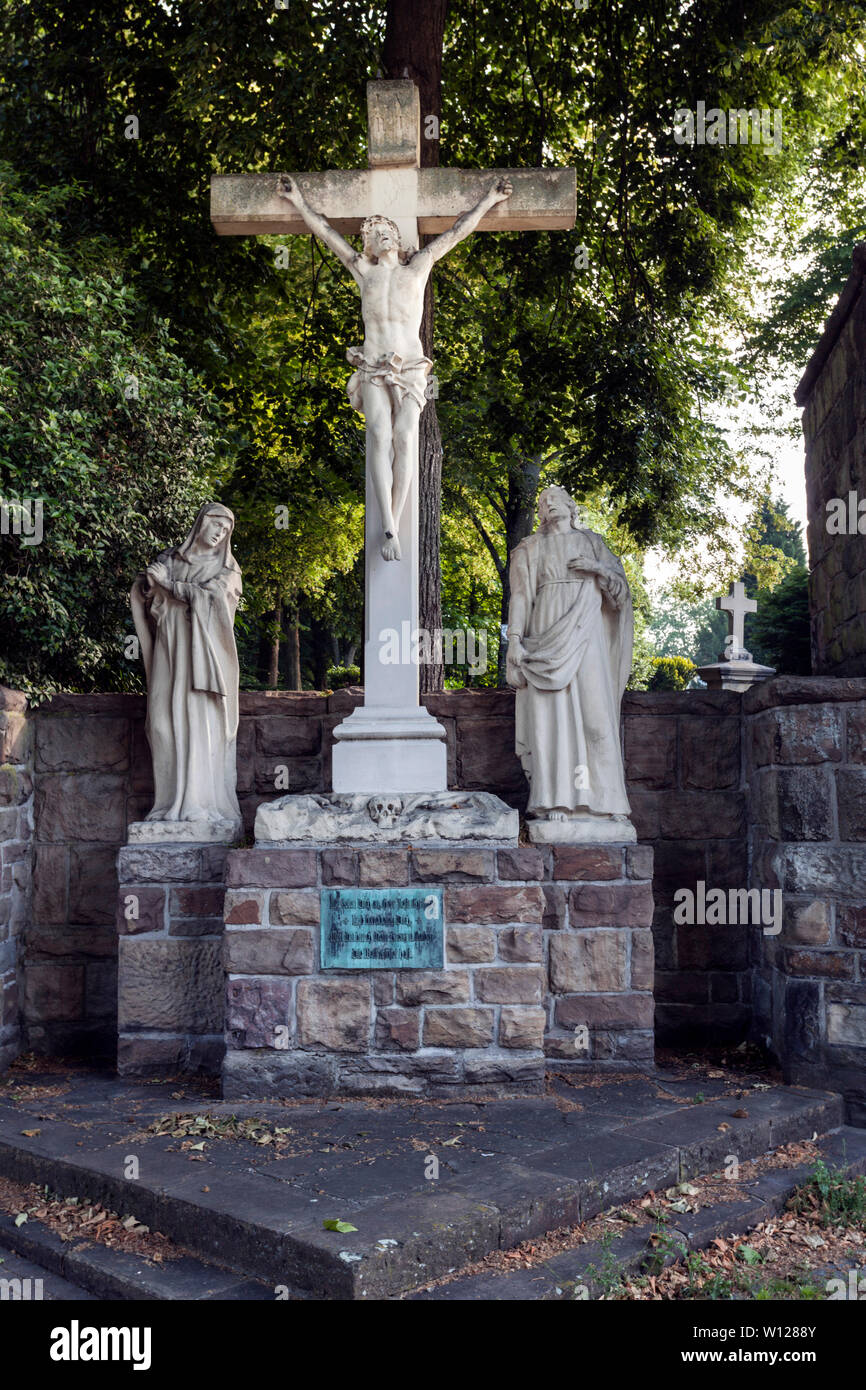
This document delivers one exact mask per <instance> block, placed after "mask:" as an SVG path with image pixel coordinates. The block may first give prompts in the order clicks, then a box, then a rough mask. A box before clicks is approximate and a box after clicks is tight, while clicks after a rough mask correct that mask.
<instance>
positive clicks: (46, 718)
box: [36, 714, 129, 772]
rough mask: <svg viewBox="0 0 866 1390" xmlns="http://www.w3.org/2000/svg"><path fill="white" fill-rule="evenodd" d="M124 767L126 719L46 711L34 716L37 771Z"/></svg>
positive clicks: (126, 758)
mask: <svg viewBox="0 0 866 1390" xmlns="http://www.w3.org/2000/svg"><path fill="white" fill-rule="evenodd" d="M128 767H129V720H128V719H104V718H99V717H98V716H93V715H72V716H67V715H56V716H52V715H49V714H40V715H39V716H38V718H37V719H36V768H37V771H39V772H125V771H126V770H127V768H128Z"/></svg>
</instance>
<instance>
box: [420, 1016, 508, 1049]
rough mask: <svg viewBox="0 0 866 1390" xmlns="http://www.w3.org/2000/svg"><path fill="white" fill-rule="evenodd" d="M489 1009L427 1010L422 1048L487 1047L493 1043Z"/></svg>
mask: <svg viewBox="0 0 866 1390" xmlns="http://www.w3.org/2000/svg"><path fill="white" fill-rule="evenodd" d="M493 1019H494V1013H493V1010H492V1009H460V1008H456V1009H427V1010H426V1011H425V1014H424V1046H425V1047H489V1046H490V1044H491V1043H492V1042H493Z"/></svg>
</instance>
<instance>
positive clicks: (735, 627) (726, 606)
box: [716, 579, 758, 661]
mask: <svg viewBox="0 0 866 1390" xmlns="http://www.w3.org/2000/svg"><path fill="white" fill-rule="evenodd" d="M716 607H717V608H718V609H721V610H722V611H724V612H726V613H727V615H728V642H727V643H726V644H725V658H726V660H728V661H736V660H737V659H738V658H739V657H741V656H748V653H747V652H746V649H745V647H744V645H743V641H744V638H745V625H746V614H747V613H757V611H758V605H757V603H756V602H755V600H754V599H753V598H746V590H745V586H744V585H743V584H742V583H741V582H740V580H739V579H738V580H737V582H736V583H735V584H732V585H731V586H730V588H729V590H728V594H727V597H726V598H717V599H716ZM729 649H730V650H729Z"/></svg>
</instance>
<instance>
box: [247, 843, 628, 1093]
mask: <svg viewBox="0 0 866 1390" xmlns="http://www.w3.org/2000/svg"><path fill="white" fill-rule="evenodd" d="M651 874H652V852H651V851H650V850H648V849H646V848H645V847H643V846H640V847H638V846H635V845H623V844H622V843H619V844H616V845H603V844H602V845H599V844H594V845H567V846H566V845H557V846H544V847H538V848H528V847H523V846H520V847H518V846H509V847H506V846H504V845H501V844H500V845H498V846H495V847H494V846H488V845H484V844H479V843H477V842H464V843H460V842H457V843H452V844H449V845H447V846H446V845H435V846H434V845H431V844H430V843H429V842H428V844H426V845H424V844H419V845H414V846H411V847H409V846H405V845H402V846H401V845H381V844H379V845H378V846H377V847H376V848H375V849H374V848H365V847H364V846H362V845H357V844H356V845H354V846H345V845H340V846H337V845H332V846H330V847H326V846H321V845H320V846H313V845H309V846H308V847H306V848H300V847H295V848H277V847H271V846H268V845H259V846H256V848H254V849H247V850H232V851H230V852H229V855H228V859H227V862H226V880H227V884H228V890H227V893H226V901H225V951H224V961H225V967H226V972H227V978H226V1056H225V1061H224V1064H223V1069H222V1076H223V1091H224V1095H225V1096H226V1098H227V1099H263V1098H267V1097H271V1096H279V1097H294V1096H319V1097H328V1096H344V1095H407V1096H425V1095H426V1096H443V1095H449V1096H453V1095H455V1094H463V1093H465V1094H470V1093H472V1094H476V1093H477V1094H483V1095H485V1096H496V1095H514V1094H532V1093H535V1092H537V1091H538V1090H539V1089H540V1088H541V1086H542V1084H543V1078H544V1067H545V1056H547V1057H549V1058H552V1059H555V1061H556V1065H557V1066H559V1065H560V1061H563V1062H567V1063H568V1065H569V1066H570V1067H578V1068H579V1067H583V1068H584V1069H588V1070H591V1069H593V1068H595V1067H598V1066H599V1065H601V1066H603V1067H604V1068H606V1069H614V1068H616V1067H620V1068H622V1069H628V1068H630V1067H632V1066H633V1065H634V1063H635V1062H636V1061H639V1062H641V1063H642V1064H643V1065H644V1066H647V1065H649V1066H651V1065H652V1058H653V1051H652V1046H653V1032H652V1029H653V998H652V992H651V991H652V986H653V949H652V932H651V923H652V916H653V898H652V885H651ZM431 885H438V886H441V888H442V904H443V912H444V922H443V945H444V965H443V967H442V968H441V969H440V968H437V969H423V970H422V969H415V970H407V969H402V970H401V969H397V968H388V969H382V970H372V969H369V968H366V967H362V968H358V969H350V968H344V969H325V970H323V969H322V967H321V960H322V954H321V940H320V937H321V930H322V926H321V919H320V903H321V896H322V893H323V892H329V893H330V892H332V890H333V889H334V887H346V888H356V889H359V890H360V889H363V888H364V887H385V888H393V889H395V890H397V891H399V890H400V889H401V888H412V887H422V886H423V887H424V888H429V887H430V886H431Z"/></svg>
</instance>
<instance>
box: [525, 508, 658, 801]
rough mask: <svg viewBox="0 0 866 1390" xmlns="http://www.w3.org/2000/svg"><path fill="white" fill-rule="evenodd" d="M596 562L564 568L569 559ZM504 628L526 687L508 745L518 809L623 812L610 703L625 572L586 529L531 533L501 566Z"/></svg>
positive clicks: (624, 631) (624, 620) (623, 633)
mask: <svg viewBox="0 0 866 1390" xmlns="http://www.w3.org/2000/svg"><path fill="white" fill-rule="evenodd" d="M581 559H583V560H590V561H594V562H595V563H596V564H599V565H602V566H603V567H604V573H603V574H602V575H600V576H598V577H596V576H595V575H592V574H583V575H581V574H574V573H573V572H572V571H571V570H569V568H568V563H569V561H572V560H577V561H580V560H581ZM510 579H511V604H510V608H509V615H508V626H509V629H510V630H514V631H516V632H520V633H522V634H523V647H524V651H525V659H524V660H523V661H522V662H521V664H520V666H519V671H520V674H521V675H522V676H523V677H525V679H526V685H525V686H523V687H521V688H519V689H518V691H517V697H516V711H515V720H516V746H517V754H518V757H519V758H520V760H521V763H522V764H523V770H524V772H525V773H526V776H527V778H528V780H529V788H530V791H529V804H528V807H527V811H528V813H529V814H530V815H533V816H544V815H545V814H546V813H547V812H549V811H551V810H559V811H566V812H571V813H573V814H578V815H584V814H586V813H592V814H595V815H601V816H627V815H628V814H629V810H630V807H629V803H628V796H627V795H626V788H625V775H624V771H623V764H622V754H621V751H620V741H619V710H620V702H621V700H622V694H623V691H624V690H625V685H626V681H627V680H628V677H629V673H630V671H631V660H632V642H633V635H634V617H633V611H632V603H631V594H630V592H629V587H628V580H627V579H626V576H625V570H624V569H623V567H622V565H621V564H620V562H619V560H617V559H616V557H615V556H614V555H612V554H611V552H610V551H609V550H608V548H607V546H606V545H605V544H604V541H603V540H602V539H601V537H600V536H598V535H596V533H595V532H594V531H588V530H584V529H583V528H580V529H571V530H569V531H566V532H564V533H560V532H555V531H545V530H543V529H541V530H538V531H535V532H534V533H533V534H532V535H531V536H528V537H527V538H526V540H524V541H521V543H520V544H519V545H518V546H517V547H516V548H515V550H514V552H513V556H512V560H511V567H510Z"/></svg>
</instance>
